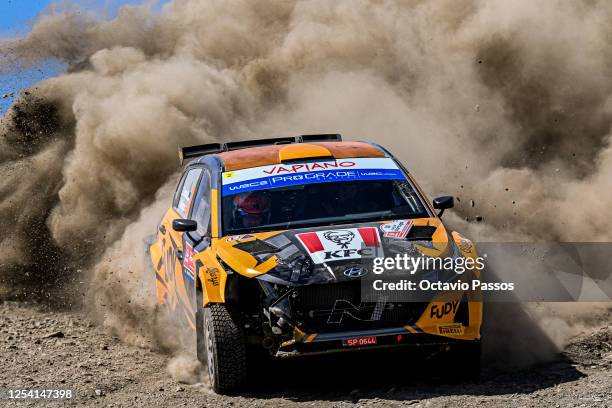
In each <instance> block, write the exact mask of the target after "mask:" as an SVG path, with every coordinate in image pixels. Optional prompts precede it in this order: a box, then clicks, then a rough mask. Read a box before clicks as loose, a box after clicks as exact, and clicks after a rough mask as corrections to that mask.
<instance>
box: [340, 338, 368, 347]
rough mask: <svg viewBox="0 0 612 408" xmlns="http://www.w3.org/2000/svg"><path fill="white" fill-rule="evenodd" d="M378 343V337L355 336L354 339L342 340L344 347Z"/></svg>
mask: <svg viewBox="0 0 612 408" xmlns="http://www.w3.org/2000/svg"><path fill="white" fill-rule="evenodd" d="M375 344H376V337H375V336H369V337H355V338H354V339H346V340H342V345H343V346H344V347H361V346H373V345H375Z"/></svg>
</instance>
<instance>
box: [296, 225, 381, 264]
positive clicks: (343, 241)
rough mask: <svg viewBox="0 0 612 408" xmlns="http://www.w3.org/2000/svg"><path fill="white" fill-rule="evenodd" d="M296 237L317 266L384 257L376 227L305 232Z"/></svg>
mask: <svg viewBox="0 0 612 408" xmlns="http://www.w3.org/2000/svg"><path fill="white" fill-rule="evenodd" d="M296 237H297V238H298V240H299V241H300V242H301V243H302V245H304V248H306V250H307V251H308V253H309V254H310V257H311V259H312V261H313V262H314V263H315V264H322V263H324V262H334V261H348V260H351V259H361V258H374V257H376V256H382V248H381V245H380V238H379V236H378V229H377V228H375V227H363V228H346V229H338V230H328V231H314V232H305V233H302V234H297V235H296Z"/></svg>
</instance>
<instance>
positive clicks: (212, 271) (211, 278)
mask: <svg viewBox="0 0 612 408" xmlns="http://www.w3.org/2000/svg"><path fill="white" fill-rule="evenodd" d="M206 274H207V275H208V278H206V280H207V281H208V282H210V284H211V285H213V286H219V270H218V269H217V268H206Z"/></svg>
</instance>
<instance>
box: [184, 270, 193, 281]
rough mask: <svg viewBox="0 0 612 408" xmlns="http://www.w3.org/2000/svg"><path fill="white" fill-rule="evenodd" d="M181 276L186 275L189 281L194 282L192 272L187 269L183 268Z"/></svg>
mask: <svg viewBox="0 0 612 408" xmlns="http://www.w3.org/2000/svg"><path fill="white" fill-rule="evenodd" d="M183 276H185V277H187V279H189V280H190V281H192V282H195V279H194V276H193V273H192V272H191V271H189V270H188V269H185V268H183Z"/></svg>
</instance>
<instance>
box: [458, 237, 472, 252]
mask: <svg viewBox="0 0 612 408" xmlns="http://www.w3.org/2000/svg"><path fill="white" fill-rule="evenodd" d="M457 246H458V247H459V249H460V250H462V251H463V252H471V251H472V243H471V242H470V241H469V240H467V239H465V238H460V239H459V244H457Z"/></svg>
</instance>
